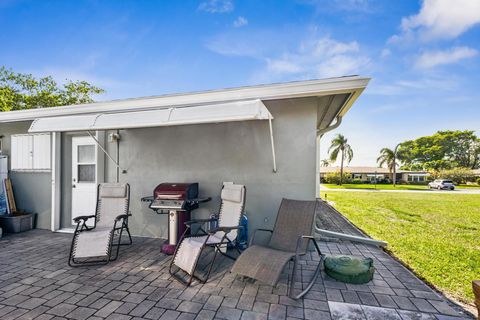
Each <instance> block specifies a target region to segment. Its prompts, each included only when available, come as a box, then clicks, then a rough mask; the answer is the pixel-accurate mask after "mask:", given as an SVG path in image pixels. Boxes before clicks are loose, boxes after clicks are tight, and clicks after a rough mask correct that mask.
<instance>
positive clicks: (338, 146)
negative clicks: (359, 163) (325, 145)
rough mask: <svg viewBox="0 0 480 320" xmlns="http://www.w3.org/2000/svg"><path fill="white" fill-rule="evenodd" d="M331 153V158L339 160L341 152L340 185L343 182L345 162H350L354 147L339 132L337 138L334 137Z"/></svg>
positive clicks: (329, 150)
mask: <svg viewBox="0 0 480 320" xmlns="http://www.w3.org/2000/svg"><path fill="white" fill-rule="evenodd" d="M328 152H329V153H330V160H331V161H332V162H333V161H337V157H338V154H339V153H340V154H341V158H340V185H341V184H342V182H343V164H344V162H345V161H347V163H350V161H352V158H353V150H352V147H351V146H350V145H349V144H348V141H347V139H346V138H345V137H344V136H343V135H341V134H337V135H336V136H335V138H333V139H332V143H331V145H330V148H329V149H328Z"/></svg>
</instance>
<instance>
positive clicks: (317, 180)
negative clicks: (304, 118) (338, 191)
mask: <svg viewBox="0 0 480 320" xmlns="http://www.w3.org/2000/svg"><path fill="white" fill-rule="evenodd" d="M335 119H336V121H335V123H334V124H332V125H330V126H328V127H326V128H323V129H318V128H317V141H316V143H317V155H316V159H317V161H316V162H315V166H316V174H315V198H319V197H320V139H321V138H322V136H323V135H324V134H325V133H327V132H329V131H332V130H335V129H337V128H338V127H339V126H340V125H341V124H342V116H341V115H338V116H337V117H336V118H335Z"/></svg>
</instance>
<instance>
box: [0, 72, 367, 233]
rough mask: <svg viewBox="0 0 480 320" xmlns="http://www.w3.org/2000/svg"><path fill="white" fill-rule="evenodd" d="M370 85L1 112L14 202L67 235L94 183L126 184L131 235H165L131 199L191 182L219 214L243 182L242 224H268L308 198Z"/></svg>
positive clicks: (352, 81)
mask: <svg viewBox="0 0 480 320" xmlns="http://www.w3.org/2000/svg"><path fill="white" fill-rule="evenodd" d="M368 82H369V79H368V78H364V77H360V76H348V77H340V78H331V79H324V80H310V81H299V82H290V83H279V84H270V85H258V86H250V87H240V88H232V89H222V90H213V91H204V92H194V93H184V94H170V95H163V96H153V97H146V98H135V99H124V100H114V101H107V102H97V103H91V104H84V105H71V106H62V107H56V108H41V109H33V110H21V111H11V112H3V113H0V136H3V138H1V140H2V152H3V154H6V155H8V156H9V158H10V161H9V163H10V164H9V166H10V168H9V172H10V177H11V179H12V183H13V188H14V193H15V197H16V200H17V206H18V207H19V208H22V209H26V210H29V211H33V212H36V213H38V215H37V227H38V228H43V229H50V230H52V231H67V232H69V231H71V228H72V217H75V216H78V215H88V214H92V213H93V212H94V210H95V208H94V206H95V194H96V184H98V183H100V182H104V181H106V182H116V181H120V182H129V183H130V186H131V204H130V210H131V212H132V214H133V216H132V217H131V220H130V227H131V231H132V233H133V234H134V235H139V236H148V237H163V238H165V237H166V236H167V228H168V220H167V219H168V217H167V216H166V215H157V214H154V213H153V211H152V210H150V209H148V206H147V205H146V204H145V203H142V202H141V201H140V199H141V198H142V197H144V196H148V195H151V194H152V192H153V190H154V188H155V186H157V185H158V184H159V183H162V182H198V183H199V187H200V196H211V197H212V198H213V200H212V201H210V202H208V203H206V204H204V205H202V206H201V208H200V209H198V210H196V211H194V213H193V214H194V216H195V217H198V218H205V217H207V216H208V215H209V214H210V213H211V212H215V211H216V210H217V209H218V204H219V193H220V189H221V186H222V182H223V181H234V182H236V183H241V184H245V185H246V186H247V204H246V211H247V215H248V218H249V224H250V226H251V227H252V228H259V227H271V226H272V225H273V223H274V221H275V217H276V212H277V209H278V206H279V204H280V201H281V199H282V197H286V198H293V199H315V198H316V196H317V194H318V188H319V181H318V178H319V175H318V172H319V166H318V165H317V164H318V163H319V158H318V157H319V141H320V137H321V136H322V135H323V134H324V133H325V132H327V131H329V130H331V129H333V128H336V127H338V126H339V125H340V123H341V120H342V118H343V116H344V115H345V114H346V113H347V111H348V110H349V109H350V108H351V107H352V105H353V104H354V102H355V101H356V100H357V98H358V97H359V96H360V94H361V93H362V91H363V90H364V89H365V87H366V86H367V84H368Z"/></svg>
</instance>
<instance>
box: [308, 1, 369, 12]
mask: <svg viewBox="0 0 480 320" xmlns="http://www.w3.org/2000/svg"><path fill="white" fill-rule="evenodd" d="M304 2H305V3H307V4H310V5H313V6H315V7H316V8H317V10H318V11H319V12H322V11H323V12H325V10H335V11H349V12H354V11H357V12H361V13H372V12H373V11H375V8H374V6H372V1H371V0H304Z"/></svg>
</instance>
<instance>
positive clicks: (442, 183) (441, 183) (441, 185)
mask: <svg viewBox="0 0 480 320" xmlns="http://www.w3.org/2000/svg"><path fill="white" fill-rule="evenodd" d="M428 187H429V188H430V189H438V190H443V189H446V190H455V185H454V184H453V181H452V180H445V179H437V180H434V181H432V182H430V183H429V184H428Z"/></svg>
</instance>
